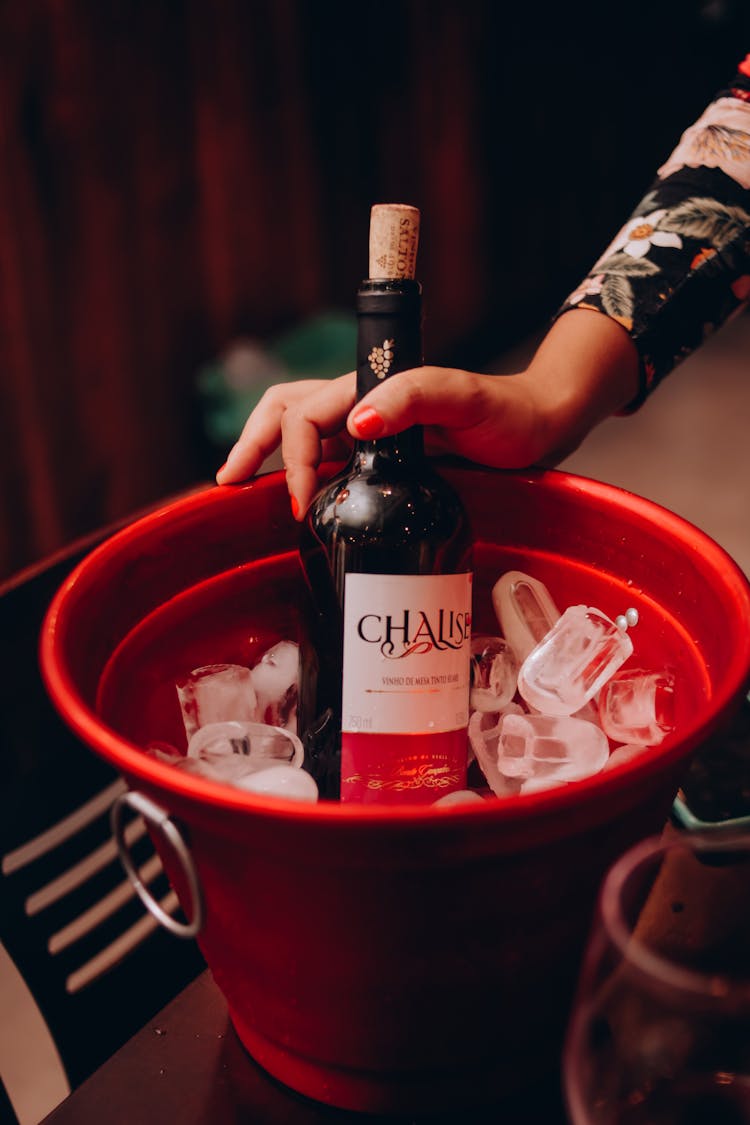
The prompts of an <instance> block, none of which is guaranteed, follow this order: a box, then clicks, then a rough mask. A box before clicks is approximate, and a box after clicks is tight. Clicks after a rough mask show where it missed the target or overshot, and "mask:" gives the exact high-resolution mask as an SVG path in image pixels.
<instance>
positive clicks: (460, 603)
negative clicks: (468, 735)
mask: <svg viewBox="0 0 750 1125" xmlns="http://www.w3.org/2000/svg"><path fill="white" fill-rule="evenodd" d="M471 578H472V576H471V574H438V575H400V574H399V575H397V574H347V576H346V585H345V588H344V675H343V685H342V689H343V699H342V730H344V731H351V732H357V733H362V734H376V733H379V734H399V733H400V734H418V733H435V734H437V733H438V732H441V731H452V730H460V729H461V728H462V727H465V726H466V725H467V723H468V721H469V714H468V704H469V675H470V671H469V669H470V660H471Z"/></svg>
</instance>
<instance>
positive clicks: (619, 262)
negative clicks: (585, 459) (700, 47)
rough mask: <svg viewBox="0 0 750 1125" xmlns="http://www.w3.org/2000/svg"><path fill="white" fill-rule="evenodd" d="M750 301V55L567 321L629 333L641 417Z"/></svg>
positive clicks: (570, 301)
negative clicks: (586, 320)
mask: <svg viewBox="0 0 750 1125" xmlns="http://www.w3.org/2000/svg"><path fill="white" fill-rule="evenodd" d="M749 297H750V55H748V56H747V57H746V58H745V60H744V62H742V63H741V64H740V66H739V68H738V71H737V74H736V76H735V79H734V81H733V82H732V83H731V85H730V87H729V88H728V89H726V90H722V91H720V92H719V94H717V96H716V98H715V99H714V100H713V101H712V102H711V103H710V104H709V106H708V107H707V108H706V110H705V111H704V113H703V114H702V116H701V117H700V118H699V119H698V121H696V122H695V124H694V125H691V126H690V128H689V129H687V130H686V132H685V133H684V134H683V136H682V138H681V139H680V142H679V144H678V145H677V148H676V149H675V151H674V152H673V153H672V155H671V156H670V157H669V159H668V160H667V162H666V163H665V164H663V165H662V167H661V168H659V170H658V172H657V178H656V180H655V181H654V183H653V184H652V186H651V189H650V191H649V192H648V193H647V195H646V196H645V197H644V198H643V199H642V200H641V202H640V203H639V204H638V206H637V207H636V209H635V211H634V212H633V214H632V216H631V217H630V219H629V220H628V222H627V223H626V224H625V226H624V227H623V228H622V230H621V231H620V233H619V234H618V235H617V237H616V238H615V239H614V241H613V242H612V243H611V245H610V246H609V247H608V249H607V250H605V252H604V254H603V255H602V256H601V257H600V258H599V260H598V261H597V262H596V263H595V265H594V266H593V268H592V269H591V272H590V273H589V275H588V276H587V277H586V278H585V279H584V280H583V281H582V282H581V284H580V285H579V286H578V288H577V289H575V290H574V292H573V293H571V294H570V296H569V297H568V298H567V299H566V301H565V302H564V304H563V305H562V307H561V309H560V310H559V313H558V315H561V314H562V313H564V312H567V311H568V310H569V309H573V308H579V309H595V310H597V311H599V312H603V313H606V315H607V316H610V317H612V318H613V319H615V320H617V321H618V322H619V323H620V324H622V325H623V326H624V327H625V328H626V329H627V331H628V332H629V333H630V335H631V336H632V338H633V340H634V342H635V344H636V347H637V348H638V352H639V354H640V357H641V388H640V393H639V395H638V397H637V398H636V399H635V400H634V401H633V402H632V403H630V405H629V406H628V407H627V408H626V410H634V409H636V408H637V407H638V406H639V405H640V404H641V403H642V402H643V401H644V399H645V398H646V397H647V396H648V395H649V394H650V393H651V391H652V390H653V389H654V387H656V386H657V385H658V383H659V382H660V381H661V380H662V379H663V378H664V376H665V375H667V374H668V373H669V372H670V371H671V370H672V368H673V367H675V366H676V364H678V363H679V362H680V361H681V360H683V359H684V358H685V357H686V356H688V355H689V354H690V353H691V352H692V351H693V350H694V349H695V348H697V347H698V346H699V345H700V344H701V343H702V342H703V340H704V339H705V338H706V336H707V335H709V334H710V332H711V331H712V330H713V329H714V328H717V327H718V326H719V325H720V324H722V323H723V322H724V321H725V320H727V319H728V318H729V317H730V315H732V314H733V313H734V312H736V311H737V310H739V309H740V308H741V307H743V306H744V305H745V304H747V302H748V298H749Z"/></svg>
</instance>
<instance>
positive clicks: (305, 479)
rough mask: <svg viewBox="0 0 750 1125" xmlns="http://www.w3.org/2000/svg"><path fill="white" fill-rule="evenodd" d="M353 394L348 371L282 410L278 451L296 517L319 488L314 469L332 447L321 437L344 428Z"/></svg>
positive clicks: (308, 503) (325, 437)
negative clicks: (282, 459) (282, 461)
mask: <svg viewBox="0 0 750 1125" xmlns="http://www.w3.org/2000/svg"><path fill="white" fill-rule="evenodd" d="M354 394H355V376H354V373H353V372H351V373H350V374H348V375H342V376H341V378H340V379H334V380H333V381H332V382H329V383H325V384H324V385H323V387H322V388H321V389H320V390H318V391H315V392H314V393H313V394H311V395H310V396H309V397H307V398H304V399H303V400H302V401H300V402H297V403H295V405H294V406H292V407H290V408H288V409H287V410H286V411H285V412H284V415H283V417H282V420H281V450H282V454H283V457H284V467H285V469H286V482H287V488H288V489H289V494H290V496H291V497H292V511H293V512H294V515H295V517H296V518H297V519H301V518H302V516H303V515H304V514H305V512H306V511H307V509H308V507H309V506H310V501H311V500H312V498H313V496H314V495H315V493H316V492H317V490H318V475H317V472H316V470H317V467H318V465H319V464H320V462H321V460H322V458H323V453H324V452H326V454H327V455H330V450H331V447H330V445H329V444H328V442H326V443H325V447H324V442H323V439H331V438H334V437H335V436H336V435H338V434H340V433H341V431H342V430H343V429H344V423H345V421H346V416H347V414H348V413H349V411H350V410H351V407H352V403H353V402H354ZM336 444H337V445H338V444H339V443H336Z"/></svg>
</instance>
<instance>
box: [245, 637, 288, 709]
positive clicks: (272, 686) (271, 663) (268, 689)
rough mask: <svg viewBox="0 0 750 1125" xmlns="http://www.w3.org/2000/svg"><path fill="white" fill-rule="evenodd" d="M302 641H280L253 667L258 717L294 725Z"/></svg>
mask: <svg viewBox="0 0 750 1125" xmlns="http://www.w3.org/2000/svg"><path fill="white" fill-rule="evenodd" d="M298 675H299V645H297V644H295V643H294V641H279V643H278V644H275V645H273V647H272V648H269V649H268V651H267V652H264V653H263V655H262V657H261V658H260V660H259V661H258V663H257V664H256V665H254V667H253V669H252V683H253V687H254V689H255V694H256V697H257V700H258V718H259V719H260V720H261V722H265V723H270V724H272V725H273V726H276V727H285V726H288V725H294V720H295V716H296V709H297V679H298Z"/></svg>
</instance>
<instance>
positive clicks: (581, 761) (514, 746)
mask: <svg viewBox="0 0 750 1125" xmlns="http://www.w3.org/2000/svg"><path fill="white" fill-rule="evenodd" d="M608 757H609V743H608V741H607V736H606V735H605V733H604V731H603V730H601V728H600V727H597V726H595V725H594V724H593V723H588V722H586V720H585V719H574V718H573V717H572V716H571V715H505V716H504V717H503V720H502V723H501V726H500V740H499V747H498V759H497V768H498V770H499V772H500V773H501V774H502V775H503V776H505V777H515V778H520V779H521V780H522V781H525V780H526V779H527V778H539V779H541V778H544V779H545V780H547V781H578V780H579V779H580V778H582V777H589V776H590V775H591V774H594V773H598V772H599V770H601V769H602V767H603V766H604V764H605V762H606V761H607V758H608Z"/></svg>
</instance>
